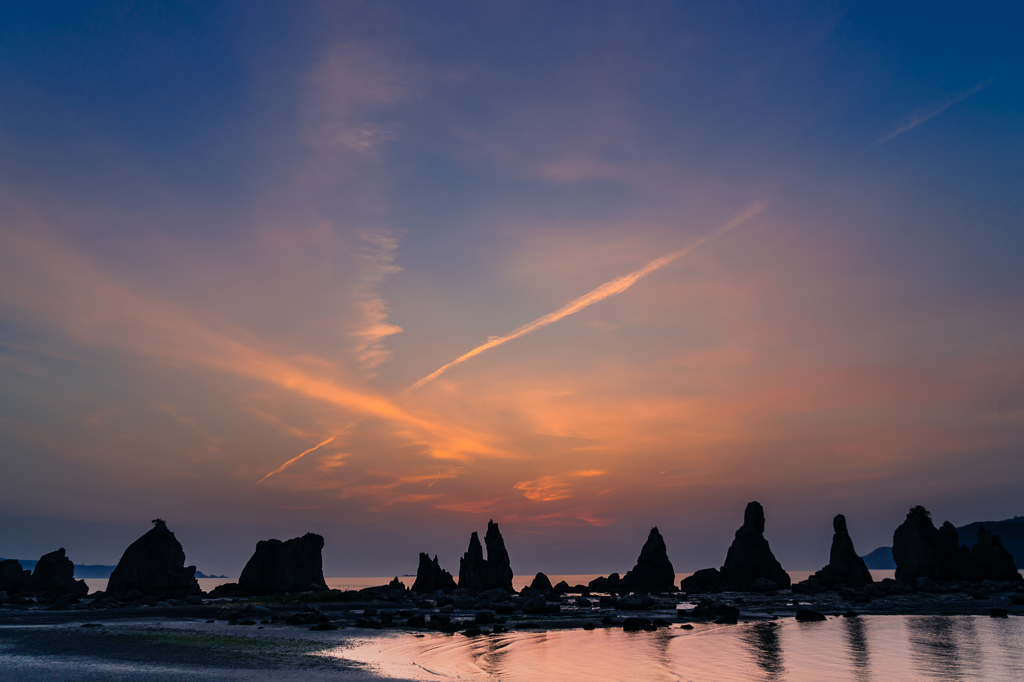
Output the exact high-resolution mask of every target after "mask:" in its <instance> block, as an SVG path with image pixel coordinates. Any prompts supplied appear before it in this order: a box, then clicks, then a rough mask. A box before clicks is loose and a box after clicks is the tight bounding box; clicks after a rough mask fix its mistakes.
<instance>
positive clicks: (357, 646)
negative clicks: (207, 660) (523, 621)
mask: <svg viewBox="0 0 1024 682" xmlns="http://www.w3.org/2000/svg"><path fill="white" fill-rule="evenodd" d="M261 632H264V631H261ZM355 634H356V633H353V632H352V631H351V630H350V631H344V632H342V633H340V635H339V636H340V637H341V638H346V637H348V638H350V639H349V643H348V644H339V646H337V647H336V648H332V649H329V650H326V651H324V652H323V654H322V655H333V656H339V657H342V658H344V659H346V660H349V661H358V662H361V663H365V664H368V665H370V666H371V669H373V670H374V671H375V672H377V673H378V674H380V675H381V676H383V677H386V678H390V679H402V680H422V681H424V682H438V681H440V680H461V681H463V682H465V681H474V680H478V681H480V682H492V681H495V680H501V682H534V681H535V680H559V682H624V681H630V682H631V681H632V680H638V679H642V680H645V682H679V681H680V680H686V681H693V682H708V681H714V682H749V680H764V681H765V682H819V680H836V681H837V682H838V681H844V682H845V681H858V682H867V681H869V680H879V681H880V680H886V681H887V680H894V679H896V680H944V681H949V682H953V681H956V680H965V679H970V680H986V682H988V681H989V680H995V681H999V682H1004V681H1005V682H1010V681H1014V682H1016V681H1019V680H1024V653H1022V650H1024V618H1008V619H992V618H988V617H979V616H862V617H860V618H830V619H829V620H828V621H825V622H820V623H797V622H795V621H794V620H793V619H785V620H779V621H774V622H760V623H749V624H743V623H741V624H739V625H733V626H724V627H723V626H719V625H714V624H697V626H696V627H695V628H694V629H691V630H683V629H680V628H678V627H674V628H671V629H659V630H658V631H657V632H635V633H632V632H624V631H623V630H622V629H621V628H615V629H612V628H609V629H601V628H599V629H597V630H595V631H590V632H588V631H584V630H553V631H550V632H522V631H520V632H515V631H513V632H509V633H505V634H501V635H496V636H491V637H473V638H469V637H465V636H463V635H441V634H436V633H429V634H427V635H426V636H425V637H423V636H421V637H415V636H413V635H412V634H411V633H401V632H394V633H384V634H381V635H373V636H367V637H365V638H364V637H360V636H358V635H357V636H355V637H352V635H355ZM783 648H785V653H783Z"/></svg>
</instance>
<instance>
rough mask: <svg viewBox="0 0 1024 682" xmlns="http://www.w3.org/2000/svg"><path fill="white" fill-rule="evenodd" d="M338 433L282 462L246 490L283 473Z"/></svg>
mask: <svg viewBox="0 0 1024 682" xmlns="http://www.w3.org/2000/svg"><path fill="white" fill-rule="evenodd" d="M345 428H348V427H345ZM342 430H344V429H342ZM338 435H340V434H335V435H333V436H331V437H330V438H328V439H327V440H325V441H324V442H323V443H318V444H316V445H314V446H313V447H311V448H310V449H309V450H306V451H305V452H302V453H300V454H298V455H295V456H294V457H292V458H291V459H290V460H288V461H287V462H285V463H284V464H282V465H281V466H279V467H277V468H276V469H274V470H273V471H271V472H270V473H269V474H267V475H266V476H264V477H263V478H261V479H260V480H258V481H256V482H255V483H253V484H252V485H251V486H249V487H248V488H246V490H251V489H253V488H255V487H256V486H258V485H259V484H260V483H263V481H265V480H267V479H268V478H270V477H271V476H273V475H274V474H279V473H281V472H282V471H284V470H285V469H287V468H288V467H290V466H291V465H292V464H294V463H295V462H297V461H299V460H300V459H302V458H303V457H305V456H306V455H308V454H309V453H311V452H313V451H314V450H317V449H319V448H322V447H323V446H325V445H327V444H328V443H330V442H331V441H332V440H334V439H335V438H337V437H338Z"/></svg>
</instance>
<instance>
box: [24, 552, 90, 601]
mask: <svg viewBox="0 0 1024 682" xmlns="http://www.w3.org/2000/svg"><path fill="white" fill-rule="evenodd" d="M31 584H32V591H33V592H39V593H44V594H50V595H70V596H72V597H75V598H81V597H84V596H85V595H87V594H89V588H88V587H87V586H86V584H85V581H84V580H75V564H74V563H72V561H71V559H68V558H67V556H66V555H65V554H64V548H63V547H61V548H60V549H58V550H57V551H56V552H50V553H49V554H44V555H43V556H42V557H40V559H39V561H37V562H36V567H35V570H34V571H32V583H31Z"/></svg>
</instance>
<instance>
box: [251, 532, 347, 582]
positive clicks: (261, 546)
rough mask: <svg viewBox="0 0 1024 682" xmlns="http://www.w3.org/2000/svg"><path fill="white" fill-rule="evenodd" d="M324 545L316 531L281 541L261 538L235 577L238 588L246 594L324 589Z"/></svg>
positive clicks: (321, 537)
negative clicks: (238, 574)
mask: <svg viewBox="0 0 1024 682" xmlns="http://www.w3.org/2000/svg"><path fill="white" fill-rule="evenodd" d="M323 548H324V539H323V536H321V535H317V534H316V533H306V534H305V535H303V536H302V537H300V538H292V539H291V540H286V541H284V542H281V541H280V540H260V541H259V542H257V543H256V551H255V552H254V553H253V555H252V558H251V559H249V561H248V563H246V564H245V568H243V569H242V575H240V576H239V577H238V587H239V588H240V589H242V590H244V591H246V592H248V593H249V594H284V593H286V592H317V591H321V590H326V589H327V583H326V582H325V581H324V566H323V555H322V552H323Z"/></svg>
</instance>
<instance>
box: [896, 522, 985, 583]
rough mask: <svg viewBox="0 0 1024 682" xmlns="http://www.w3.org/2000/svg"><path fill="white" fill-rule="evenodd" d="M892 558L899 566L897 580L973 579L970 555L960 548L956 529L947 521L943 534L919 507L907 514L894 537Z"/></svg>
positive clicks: (897, 567) (943, 527)
mask: <svg viewBox="0 0 1024 682" xmlns="http://www.w3.org/2000/svg"><path fill="white" fill-rule="evenodd" d="M892 557H893V560H894V561H895V562H896V580H900V581H910V580H916V579H917V578H931V579H932V580H937V581H950V580H971V579H973V578H974V576H973V575H971V574H972V573H973V571H971V570H970V564H971V563H973V562H972V560H971V558H970V553H969V552H967V549H966V548H961V547H960V543H959V541H958V538H957V530H956V528H955V527H954V526H953V525H952V524H951V523H949V522H948V521H947V522H946V523H944V524H943V525H942V528H941V530H940V529H937V528H935V524H933V523H932V517H931V514H930V513H929V512H928V510H927V509H925V508H924V507H922V506H920V505H918V506H916V507H912V508H911V510H910V511H909V512H907V518H906V519H905V520H904V521H903V523H902V524H900V526H899V528H897V529H896V531H895V532H894V533H893V535H892Z"/></svg>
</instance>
